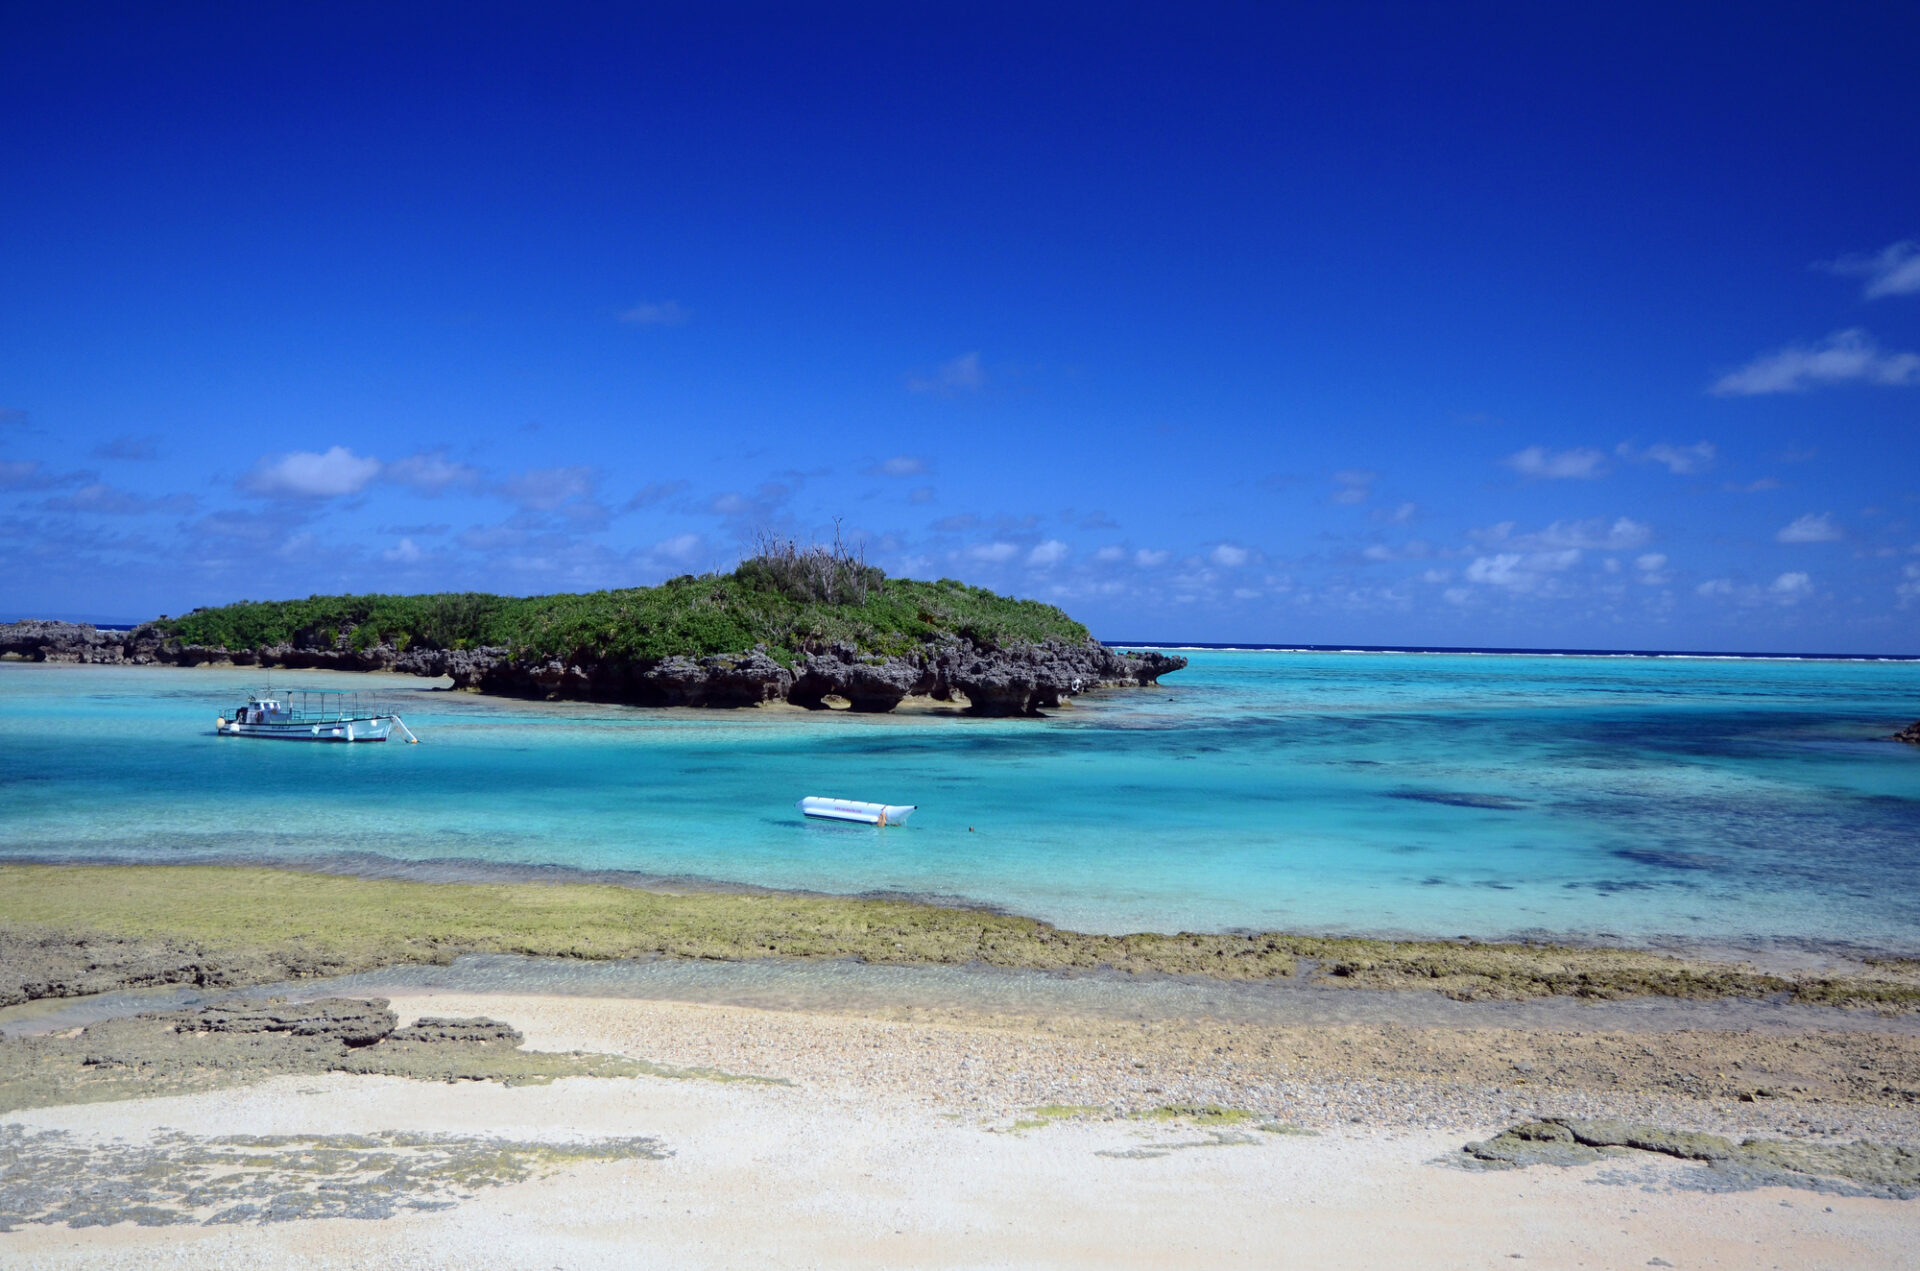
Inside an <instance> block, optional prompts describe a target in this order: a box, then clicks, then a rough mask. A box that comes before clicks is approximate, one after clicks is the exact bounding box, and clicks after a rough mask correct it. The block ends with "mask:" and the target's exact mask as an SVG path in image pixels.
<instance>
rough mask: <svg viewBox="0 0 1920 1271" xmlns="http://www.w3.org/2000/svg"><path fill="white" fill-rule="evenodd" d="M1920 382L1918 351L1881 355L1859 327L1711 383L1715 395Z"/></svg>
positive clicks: (1764, 358) (1778, 354)
mask: <svg viewBox="0 0 1920 1271" xmlns="http://www.w3.org/2000/svg"><path fill="white" fill-rule="evenodd" d="M1850 382H1855V383H1864V384H1893V385H1898V384H1920V353H1882V352H1881V351H1880V347H1879V345H1877V344H1875V343H1874V341H1873V337H1872V336H1870V335H1868V334H1867V333H1866V332H1865V331H1863V330H1861V329H1860V328H1858V327H1853V328H1850V329H1849V330H1846V331H1836V332H1834V333H1833V334H1832V335H1830V336H1828V337H1827V338H1826V339H1824V340H1822V341H1821V342H1820V343H1818V344H1815V345H1811V346H1809V345H1801V344H1792V345H1788V346H1787V347H1786V348H1784V349H1780V350H1778V351H1776V352H1773V353H1768V354H1765V355H1763V356H1761V357H1757V358H1755V359H1754V360H1753V361H1751V362H1749V363H1747V364H1746V365H1745V366H1743V367H1741V368H1740V369H1739V370H1737V371H1734V372H1731V373H1730V374H1727V375H1723V376H1721V377H1720V378H1719V379H1718V380H1717V381H1715V383H1714V385H1713V392H1714V393H1715V394H1716V395H1717V396H1720V397H1753V396H1757V395H1759V394H1763V393H1799V392H1804V391H1806V390H1807V389H1809V388H1812V387H1814V386H1816V385H1819V384H1845V383H1850Z"/></svg>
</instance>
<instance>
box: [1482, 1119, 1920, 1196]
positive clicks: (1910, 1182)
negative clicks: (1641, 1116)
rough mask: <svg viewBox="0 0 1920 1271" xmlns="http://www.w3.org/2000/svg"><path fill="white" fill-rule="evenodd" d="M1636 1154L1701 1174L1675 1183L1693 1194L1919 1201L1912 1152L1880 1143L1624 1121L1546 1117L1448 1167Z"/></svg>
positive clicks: (1563, 1162)
mask: <svg viewBox="0 0 1920 1271" xmlns="http://www.w3.org/2000/svg"><path fill="white" fill-rule="evenodd" d="M1636 1154H1647V1155H1653V1156H1664V1157H1668V1158H1670V1159H1673V1160H1679V1161H1687V1162H1691V1163H1694V1164H1697V1165H1699V1166H1701V1167H1702V1169H1701V1170H1700V1171H1699V1172H1697V1173H1694V1174H1691V1175H1685V1176H1682V1177H1681V1178H1680V1180H1679V1185H1681V1186H1684V1187H1688V1188H1691V1189H1694V1190H1706V1191H1744V1190H1747V1189H1750V1188H1755V1187H1798V1188H1803V1189H1806V1190H1810V1191H1820V1192H1830V1193H1833V1194H1837V1195H1849V1196H1879V1197H1886V1198H1891V1199H1897V1200H1912V1199H1914V1198H1915V1197H1920V1151H1915V1150H1914V1149H1912V1148H1906V1147H1898V1146H1893V1145H1889V1144H1884V1143H1870V1142H1866V1141H1859V1142H1854V1143H1815V1142H1810V1141H1806V1140H1796V1139H1755V1138H1750V1139H1746V1140H1743V1141H1741V1142H1738V1143H1736V1142H1734V1141H1733V1140H1732V1139H1729V1138H1724V1137H1722V1136H1720V1135H1717V1134H1702V1133H1700V1132H1698V1131H1694V1130H1673V1129H1667V1128H1665V1127H1662V1126H1653V1125H1643V1124H1640V1123H1638V1122H1632V1121H1616V1120H1597V1121H1582V1120H1575V1119H1571V1118H1562V1117H1547V1118H1544V1119H1542V1120H1539V1121H1524V1122H1521V1123H1520V1124H1518V1125H1515V1126H1512V1127H1510V1128H1508V1129H1506V1130H1503V1131H1501V1132H1500V1133H1499V1134H1496V1135H1495V1136H1494V1137H1493V1138H1491V1139H1487V1140H1485V1141H1483V1142H1475V1143H1468V1144H1467V1145H1466V1146H1465V1147H1463V1148H1462V1149H1461V1157H1460V1158H1459V1159H1458V1160H1457V1161H1456V1162H1454V1163H1456V1164H1461V1165H1464V1166H1466V1167H1467V1168H1470V1169H1525V1168H1527V1167H1528V1166H1531V1165H1560V1166H1569V1165H1589V1164H1593V1163H1595V1162H1598V1161H1603V1160H1608V1159H1623V1158H1630V1157H1633V1156H1635V1155H1636Z"/></svg>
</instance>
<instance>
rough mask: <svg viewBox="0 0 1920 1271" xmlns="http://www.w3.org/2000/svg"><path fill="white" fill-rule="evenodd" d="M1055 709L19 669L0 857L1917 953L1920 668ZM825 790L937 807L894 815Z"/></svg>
mask: <svg viewBox="0 0 1920 1271" xmlns="http://www.w3.org/2000/svg"><path fill="white" fill-rule="evenodd" d="M1190 656H1191V657H1192V659H1193V664H1192V666H1190V667H1189V668H1188V669H1187V670H1185V671H1181V672H1179V673H1177V674H1175V675H1173V676H1171V677H1169V679H1168V681H1167V683H1166V684H1165V685H1163V686H1162V687H1161V688H1159V689H1143V690H1136V691H1123V692H1114V693H1109V694H1105V695H1100V696H1097V697H1090V698H1087V699H1085V700H1084V701H1083V702H1082V703H1079V704H1076V705H1075V706H1074V707H1072V708H1069V709H1065V710H1062V711H1059V712H1057V713H1055V714H1054V715H1053V716H1052V717H1051V718H1047V719H1040V720H1029V719H1019V720H976V719H967V718H962V717H958V716H954V715H944V714H913V715H909V714H899V715H890V716H854V715H849V714H841V713H831V714H827V713H822V714H806V713H801V712H797V711H791V710H765V711H734V712H702V711H683V710H672V711H661V710H640V709H630V708H624V707H617V706H598V705H581V704H575V703H557V704H550V703H530V702H517V701H511V700H504V699H498V698H488V697H481V696H477V695H473V694H466V693H453V692H443V691H436V690H435V689H434V688H433V682H432V681H422V680H414V679H410V678H405V677H390V676H355V675H341V674H328V673H320V672H302V673H298V674H294V673H277V674H276V675H275V683H276V684H277V685H279V686H281V687H288V686H296V685H298V686H307V687H325V688H345V689H358V690H362V691H367V690H372V691H376V692H378V693H379V694H380V695H381V696H382V697H384V698H385V699H386V700H387V701H388V702H390V703H391V704H392V705H394V706H395V707H396V708H397V709H398V710H399V711H400V713H401V714H402V715H403V716H404V717H405V718H406V720H407V722H408V723H409V724H410V725H411V726H412V727H413V729H414V731H415V732H417V733H418V734H419V735H420V737H421V738H422V739H423V744H422V745H419V746H408V745H403V744H398V743H388V744H385V745H353V746H338V745H302V744H292V743H285V742H267V741H258V740H244V739H232V738H218V737H216V736H214V734H213V720H214V717H215V716H216V715H220V714H223V713H228V712H230V710H231V709H232V707H233V706H235V705H236V704H238V703H239V702H240V701H242V700H244V696H245V693H246V691H247V690H248V689H249V688H250V687H255V686H257V685H258V683H259V680H260V674H259V672H257V671H244V670H242V671H230V670H208V669H194V670H179V669H172V668H154V669H142V668H118V667H62V666H41V665H33V664H25V663H0V859H59V860H71V859H96V860H114V861H135V862H170V861H187V860H209V859H221V860H262V861H284V862H297V863H308V864H312V863H325V864H329V865H330V866H331V867H335V868H348V869H353V870H360V871H365V872H380V871H382V870H383V869H386V868H388V867H389V866H388V863H389V862H396V861H397V862H408V863H410V864H409V865H408V866H407V869H408V871H409V872H412V873H416V874H425V875H426V876H462V877H464V876H472V875H474V874H475V873H476V872H478V873H480V874H483V875H484V874H485V873H486V872H487V871H488V870H490V869H501V868H503V867H511V868H513V869H517V868H519V867H529V866H535V867H556V868H557V869H560V870H586V871H606V870H617V871H628V872H632V873H635V874H639V875H644V876H653V877H661V876H665V877H680V878H687V879H704V880H717V881H723V882H729V883H742V884H751V885H759V886H767V887H782V888H804V889H810V890H816V891H823V892H832V893H842V894H866V893H874V892H894V893H905V894H910V895H915V896H925V897H931V898H938V899H943V900H959V901H967V902H974V903H980V904H987V905H993V906H996V907H1000V908H1004V909H1008V910H1012V911H1016V912H1019V913H1025V914H1032V915H1035V916H1037V917H1042V918H1046V919H1049V920H1052V921H1054V922H1058V923H1060V924H1062V925H1065V926H1069V927H1074V928H1078V929H1081V930H1094V931H1126V930H1141V929H1152V930H1162V931H1172V930H1210V931H1214V930H1226V929H1244V928H1268V929H1284V930H1290V931H1300V932H1341V933H1368V934H1390V935H1428V936H1458V935H1469V936H1475V937H1485V938H1492V937H1504V936H1514V935H1553V936H1568V937H1591V938H1605V939H1614V940H1625V941H1630V942H1646V943H1658V942H1665V941H1670V940H1680V941H1697V942H1703V943H1728V944H1734V945H1743V946H1751V947H1764V946H1768V945H1773V944H1788V945H1801V944H1804V945H1812V946H1823V945H1836V946H1847V947H1867V948H1875V949H1883V950H1892V951H1898V952H1908V953H1914V952H1920V748H1915V747H1909V746H1903V745H1900V744H1897V743H1893V742H1889V741H1886V740H1884V739H1885V737H1886V736H1887V734H1889V733H1890V732H1892V731H1893V730H1894V729H1895V728H1897V727H1900V726H1902V725H1904V724H1906V723H1908V722H1911V721H1912V720H1914V719H1915V718H1920V663H1914V662H1875V661H1815V660H1788V659H1748V658H1693V657H1661V658H1653V657H1644V658H1643V657H1599V656H1592V657H1589V656H1507V655H1503V656H1474V655H1467V654H1438V653H1391V652H1382V653H1336V652H1280V651H1221V650H1197V651H1195V652H1193V653H1192V654H1191V655H1190ZM808 794H818V795H829V796H839V797H844V798H856V799H871V800H877V801H884V802H888V803H913V804H918V805H919V806H920V811H919V812H918V813H917V814H915V816H914V818H913V820H912V822H911V824H909V825H907V826H904V827H889V828H885V829H876V828H873V827H867V826H853V825H840V824H833V823H825V822H812V821H806V820H803V819H802V818H801V817H800V816H799V815H798V813H797V812H796V811H795V810H794V807H793V803H794V800H795V799H798V798H799V797H801V796H802V795H808Z"/></svg>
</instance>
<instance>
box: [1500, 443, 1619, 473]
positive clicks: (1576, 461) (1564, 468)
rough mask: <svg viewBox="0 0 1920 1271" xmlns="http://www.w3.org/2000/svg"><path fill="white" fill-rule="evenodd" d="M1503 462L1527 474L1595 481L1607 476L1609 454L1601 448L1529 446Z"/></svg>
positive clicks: (1516, 470) (1518, 471)
mask: <svg viewBox="0 0 1920 1271" xmlns="http://www.w3.org/2000/svg"><path fill="white" fill-rule="evenodd" d="M1501 462H1502V463H1504V464H1506V465H1507V466H1508V467H1509V468H1512V469H1513V470H1514V471H1515V472H1517V473H1519V474H1520V475H1521V476H1523V477H1540V478H1544V479H1547V480H1554V479H1564V478H1573V479H1575V480H1580V481H1591V480H1593V479H1594V478H1595V477H1604V476H1606V475H1607V457H1606V456H1605V455H1603V454H1601V453H1600V452H1599V451H1598V450H1589V449H1587V448H1585V447H1576V448H1575V449H1572V450H1548V449H1547V448H1546V447H1545V446H1528V447H1527V448H1526V449H1525V450H1517V451H1515V452H1514V453H1513V454H1510V455H1508V456H1507V457H1506V458H1505V459H1502V460H1501Z"/></svg>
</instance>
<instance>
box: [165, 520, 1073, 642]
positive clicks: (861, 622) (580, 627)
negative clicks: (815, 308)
mask: <svg viewBox="0 0 1920 1271" xmlns="http://www.w3.org/2000/svg"><path fill="white" fill-rule="evenodd" d="M153 625H154V627H155V628H156V629H157V630H159V631H160V632H161V633H162V634H164V635H166V636H169V637H172V638H175V639H178V640H181V641H183V642H185V643H188V644H196V645H203V646H207V647H210V648H226V649H254V648H260V647H263V646H271V645H282V644H291V645H311V644H318V645H321V646H331V645H332V644H333V643H334V641H335V640H336V639H338V638H340V637H342V636H344V637H345V638H346V640H347V642H348V644H349V645H350V647H352V648H355V649H362V650H364V649H369V648H372V647H374V646H375V645H379V644H386V645H391V646H392V647H393V648H395V649H398V650H400V651H402V652H404V651H406V650H407V649H409V648H432V649H477V648H505V649H508V650H510V651H511V652H512V655H513V656H515V657H523V656H538V657H558V658H591V659H658V658H665V657H669V656H672V655H675V654H679V655H681V656H685V657H705V656H709V655H714V654H725V653H745V652H747V651H748V650H750V649H753V648H755V647H756V646H764V647H765V648H766V650H767V652H768V653H769V654H770V655H771V656H772V657H773V658H774V659H775V660H776V661H778V662H780V663H781V664H782V665H788V666H790V665H792V663H793V662H794V660H795V658H796V655H797V654H799V653H800V652H801V651H802V650H804V649H807V648H817V647H821V646H825V645H831V644H835V643H839V644H846V645H851V646H853V647H854V648H857V649H859V650H860V651H861V652H862V653H869V654H878V655H881V656H897V655H900V654H904V653H908V652H911V651H913V650H915V649H919V648H922V647H924V646H926V645H928V644H930V643H936V642H939V641H941V640H943V639H947V638H955V637H957V638H960V639H965V640H971V641H972V642H973V643H975V644H977V645H982V646H990V647H1004V646H1006V645H1010V644H1040V643H1044V642H1045V641H1047V640H1066V641H1071V642H1074V643H1079V642H1082V641H1084V640H1086V639H1087V629H1086V627H1084V626H1083V625H1081V624H1080V623H1078V622H1075V621H1074V620H1073V619H1071V618H1069V617H1068V616H1067V615H1066V614H1064V613H1062V612H1061V611H1060V610H1059V609H1056V608H1055V607H1054V606H1052V605H1047V604H1041V603H1040V602H1038V601H1033V600H1015V599H1012V598H1010V597H1007V596H1001V595H997V594H996V593H994V592H991V591H988V590H986V589H985V588H982V587H971V586H968V585H967V584H966V583H962V582H957V581H955V580H954V579H951V578H943V579H941V580H939V581H938V582H922V581H916V580H913V579H906V578H888V577H886V575H885V574H884V573H883V572H882V571H881V570H879V569H878V568H876V567H874V566H871V565H868V564H866V563H865V562H864V560H861V559H860V558H858V557H857V556H854V555H851V554H850V553H848V552H847V551H846V550H845V549H844V548H841V547H838V546H837V545H836V547H833V548H804V549H803V548H798V547H796V546H795V545H794V544H793V543H791V542H782V541H778V540H767V541H766V542H763V543H762V544H761V551H760V552H759V553H758V554H757V555H755V556H754V557H752V558H751V559H749V560H746V561H744V562H742V563H741V564H740V566H739V567H738V568H737V569H735V570H734V571H733V572H732V573H729V574H701V575H692V574H688V575H683V576H682V577H679V578H674V579H670V580H668V581H667V582H664V583H661V584H660V585H659V586H657V587H627V588H621V589H618V590H613V591H596V592H588V593H583V594H565V593H562V594H556V595H550V596H496V595H489V594H486V593H483V592H447V593H440V594H435V595H424V596H398V595H365V596H309V597H308V598H307V599H305V600H279V601H252V600H243V601H240V602H238V603H236V604H230V605H221V606H219V607H217V608H208V609H196V610H194V611H193V612H192V613H190V614H187V615H185V616H183V617H178V618H162V619H160V620H158V621H157V622H155V623H154V624H153Z"/></svg>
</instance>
